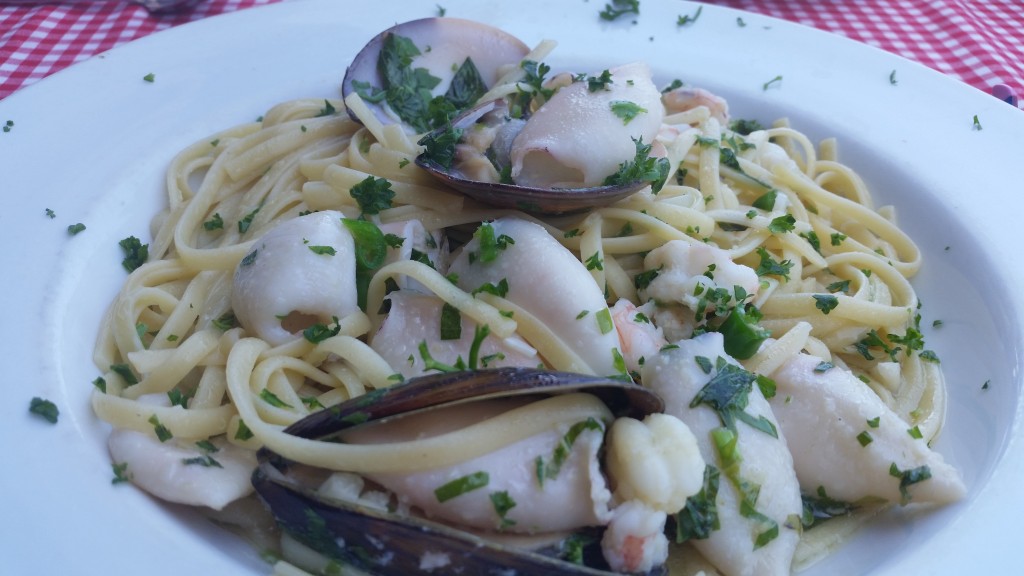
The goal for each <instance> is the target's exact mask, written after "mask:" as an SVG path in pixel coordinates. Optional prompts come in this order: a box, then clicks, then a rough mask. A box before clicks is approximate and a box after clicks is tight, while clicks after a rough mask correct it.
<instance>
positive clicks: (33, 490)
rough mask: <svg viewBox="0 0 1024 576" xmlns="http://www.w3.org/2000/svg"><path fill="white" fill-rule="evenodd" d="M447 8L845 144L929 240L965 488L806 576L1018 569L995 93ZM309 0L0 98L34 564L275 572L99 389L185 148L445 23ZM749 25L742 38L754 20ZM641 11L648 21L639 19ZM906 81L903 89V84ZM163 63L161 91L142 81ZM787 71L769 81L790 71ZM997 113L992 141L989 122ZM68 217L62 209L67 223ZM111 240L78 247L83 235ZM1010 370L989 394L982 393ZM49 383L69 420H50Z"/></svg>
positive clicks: (230, 20) (826, 53)
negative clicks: (366, 54) (149, 451)
mask: <svg viewBox="0 0 1024 576" xmlns="http://www.w3.org/2000/svg"><path fill="white" fill-rule="evenodd" d="M444 5H445V7H446V8H447V11H448V15H450V16H459V17H466V18H472V19H478V20H482V21H485V22H489V23H491V24H495V25H498V26H501V27H503V28H505V29H507V30H509V31H510V32H512V33H514V34H516V35H517V36H519V37H520V38H522V39H524V40H525V41H526V42H527V43H536V42H537V41H539V40H541V39H543V38H555V39H557V40H559V42H560V46H559V48H558V49H557V50H556V52H555V53H554V54H553V55H552V56H551V57H550V58H549V59H548V62H549V63H550V64H552V65H553V67H554V68H555V69H556V70H558V69H569V70H571V71H584V70H587V71H591V72H596V71H599V70H601V69H604V68H607V67H609V66H610V65H614V64H619V63H624V62H626V61H630V60H645V61H647V62H649V63H650V64H651V65H652V67H653V69H654V70H655V71H656V72H657V74H658V77H659V80H660V81H661V82H663V83H667V82H668V81H669V80H671V79H672V78H676V77H678V78H682V79H683V80H685V81H686V82H688V83H690V84H695V85H701V86H705V87H707V88H710V89H712V90H714V91H717V92H719V93H721V94H722V95H724V96H726V97H727V98H728V99H729V101H730V103H731V106H732V111H733V112H734V115H736V116H738V117H756V118H759V119H761V120H762V121H770V120H772V119H774V118H775V117H777V116H782V115H785V116H788V117H790V118H791V119H792V121H793V123H794V124H795V125H796V126H797V127H798V128H800V129H803V130H804V131H806V132H809V133H810V134H811V135H812V136H814V137H825V136H832V135H834V136H837V137H839V138H840V140H841V144H842V148H841V151H842V159H843V160H845V161H846V162H848V163H850V164H852V165H853V166H854V167H856V168H857V169H859V170H860V172H861V174H862V175H863V176H864V177H865V179H866V180H867V182H868V184H869V185H870V186H871V187H872V188H873V189H874V191H875V193H876V195H877V198H878V200H879V201H880V203H883V204H885V203H892V204H895V205H896V206H897V208H898V211H899V215H900V220H901V223H902V225H903V226H904V227H905V228H906V229H907V230H908V231H909V233H910V234H911V235H912V236H913V238H915V239H916V240H917V242H918V243H919V244H920V246H921V247H922V249H923V251H924V257H925V265H924V268H923V271H922V273H921V274H920V276H919V277H918V278H917V280H916V286H917V287H918V289H919V291H920V293H921V295H922V300H923V302H924V303H925V308H924V309H923V312H924V317H925V321H924V324H925V326H927V327H929V328H930V326H931V322H932V320H935V319H940V320H942V321H943V322H944V324H943V326H942V327H941V328H940V329H937V330H936V329H929V330H927V332H926V334H927V338H928V344H929V347H931V348H934V349H935V350H936V351H937V352H938V353H939V355H940V357H941V358H942V361H943V365H944V367H945V369H946V371H947V375H948V380H949V387H950V399H951V402H950V406H949V416H948V425H947V427H946V429H945V431H944V434H943V436H942V438H941V440H940V441H939V443H938V448H939V449H940V450H941V451H942V452H943V453H944V454H945V455H946V457H947V458H948V459H949V460H950V461H952V462H953V463H954V464H955V465H957V466H958V467H960V469H961V470H963V473H964V476H965V480H966V482H967V484H968V486H969V490H970V493H969V496H968V497H967V499H966V500H965V501H964V502H962V503H959V504H957V505H954V506H950V507H947V508H944V509H941V510H937V511H931V512H923V513H898V514H892V515H888V516H886V518H884V519H882V520H880V521H879V522H875V523H873V524H872V525H871V526H870V527H869V528H867V529H865V530H863V531H862V532H861V533H859V534H858V535H857V536H856V537H855V538H854V539H853V540H852V541H850V542H849V543H847V544H846V545H845V546H844V547H843V548H842V549H840V550H839V551H838V552H837V553H836V554H834V555H833V556H830V557H829V558H828V559H827V560H826V561H824V562H823V563H821V564H819V565H817V566H815V567H814V568H812V569H811V570H810V571H808V572H807V574H868V573H870V574H891V575H900V576H903V575H906V574H960V573H986V572H1002V571H1005V569H1006V567H1008V566H1011V565H1016V563H1017V557H1018V550H1017V548H1018V547H1019V545H1020V542H1019V536H1017V530H1016V529H1015V526H1016V525H1017V524H1018V516H1019V514H1020V511H1021V510H1024V489H1022V488H1021V487H1020V481H1021V478H1024V444H1022V439H1021V437H1020V436H1021V435H1020V434H1019V433H1016V432H1019V429H1020V426H1021V417H1022V404H1021V368H1022V363H1024V360H1022V358H1024V332H1022V321H1024V300H1022V299H1020V298H1018V297H1014V295H1015V294H1016V293H1017V290H1016V288H1017V287H1019V286H1022V285H1024V267H1022V266H1021V265H1020V261H1019V252H1018V248H1017V247H1018V246H1019V244H1020V236H1019V234H1020V228H1021V226H1020V214H1021V212H1022V211H1024V196H1022V192H1024V190H1022V189H1021V185H1020V178H1019V170H1020V160H1021V150H1024V113H1022V112H1020V111H1019V110H1015V109H1013V108H1011V107H1010V106H1008V105H1006V104H1004V103H1002V102H1000V101H998V100H996V99H995V98H992V97H990V96H988V95H986V94H983V93H982V92H980V91H977V90H975V89H973V88H970V87H968V86H966V85H963V84H960V83H958V82H956V81H954V80H951V79H949V78H947V77H944V76H942V75H940V74H938V73H935V72H932V71H930V70H928V69H925V68H923V67H921V66H918V65H916V64H913V63H910V62H907V61H905V60H902V59H899V58H897V57H894V56H892V55H890V54H887V53H883V52H881V51H878V50H875V49H872V48H869V47H867V46H864V45H861V44H857V43H854V42H851V41H848V40H845V39H843V38H840V37H837V36H832V35H828V34H825V33H822V32H819V31H815V30H811V29H808V28H804V27H800V26H796V25H793V24H789V23H785V22H781V21H777V20H772V19H768V18H765V17H762V16H757V15H753V14H743V13H739V12H735V11H731V10H727V9H722V8H718V7H714V6H705V7H704V9H703V12H702V14H701V15H700V17H699V19H698V20H697V22H696V23H694V24H692V25H689V26H685V27H678V26H677V25H676V19H677V17H678V16H679V15H683V14H691V15H692V14H694V13H695V12H696V5H694V4H689V3H685V2H673V3H668V2H661V3H655V2H644V3H643V7H642V8H643V13H642V14H641V15H640V16H639V17H638V18H635V19H630V18H624V19H622V20H621V21H617V22H613V23H608V22H604V21H602V20H600V19H599V18H598V16H597V14H598V11H599V10H600V9H601V7H602V5H603V3H602V2H600V1H599V0H595V1H594V2H547V1H543V0H518V1H516V2H496V1H492V0H487V1H459V2H456V1H455V0H448V1H446V2H444ZM382 7H383V4H377V5H376V6H374V5H371V4H357V3H353V2H345V3H339V2H334V1H332V0H311V1H305V2H289V3H284V4H278V5H272V6H269V7H264V8H259V9H253V10H247V11H243V12H238V13H234V14H231V15H227V16H221V17H215V18H210V19H208V20H204V21H200V22H197V23H193V24H189V25H185V26H181V27H179V28H175V29H172V30H170V31H167V32H163V33H160V34H156V35H153V36H151V37H147V38H144V39H142V40H138V41H136V42H133V43H131V44H129V45H127V46H125V47H123V48H119V49H117V50H113V51H111V52H109V53H107V54H104V55H101V56H99V57H96V58H93V59H91V60H89V61H87V62H83V63H81V64H78V65H76V66H74V67H72V68H70V69H68V70H66V71H64V72H61V73H59V74H57V75H55V76H54V77H52V78H49V79H47V80H44V81H42V82H40V83H39V84H37V85H35V86H32V87H29V88H27V89H25V90H22V91H21V92H19V93H16V94H14V95H13V96H11V97H9V98H7V99H6V100H4V101H2V102H0V123H2V122H5V121H6V120H13V121H14V122H15V125H14V127H13V129H12V130H11V131H10V132H8V133H2V134H0V190H2V198H3V203H4V207H3V209H0V239H2V241H0V247H2V250H3V252H2V254H3V256H2V262H3V264H4V270H6V274H7V275H8V280H7V283H6V284H5V286H6V287H5V288H4V291H3V294H4V295H5V298H4V301H5V305H4V309H5V310H4V314H3V316H4V319H3V322H2V323H0V331H2V336H0V338H2V340H0V342H2V345H3V349H4V358H5V361H6V362H5V365H6V367H7V368H6V369H5V370H4V374H3V377H2V381H3V389H4V397H5V401H4V402H3V403H2V404H0V441H2V443H3V445H2V448H3V454H4V464H5V465H4V472H3V473H2V474H0V488H2V490H0V493H2V494H3V499H4V502H5V505H4V514H3V517H4V522H5V528H4V530H3V537H0V550H2V551H3V556H4V566H5V568H4V570H3V571H4V572H7V570H8V569H10V570H11V572H10V573H12V574H15V573H16V574H61V573H64V574H81V573H94V574H134V573H144V574H147V575H150V576H158V575H164V574H181V573H205V574H265V573H267V572H268V571H269V568H268V566H267V565H266V564H265V563H263V562H262V560H260V559H259V557H258V555H257V554H256V553H255V552H254V551H252V550H251V549H249V547H248V546H247V545H246V544H245V543H242V542H239V541H238V540H236V539H234V538H232V537H229V536H227V535H226V534H225V533H223V532H222V531H220V530H219V529H216V528H214V527H212V526H210V525H209V524H207V523H206V522H204V521H202V520H199V519H198V518H197V517H196V516H195V515H194V514H192V513H191V512H189V511H187V510H184V509H181V508H176V507H172V506H167V505H163V504H160V503H158V502H156V501H154V500H153V499H150V498H148V497H147V496H145V495H143V494H141V493H140V492H139V491H137V490H135V489H134V488H132V487H130V486H127V485H119V486H112V485H111V479H112V477H113V474H112V472H111V468H110V463H109V460H108V456H107V453H106V449H105V435H106V428H105V426H104V425H102V424H101V423H99V422H97V419H96V418H95V417H94V416H93V414H92V412H91V410H90V408H89V405H88V395H89V393H90V390H91V388H92V386H91V384H90V382H91V381H92V380H93V378H95V377H96V376H97V370H96V368H95V367H94V366H93V365H92V362H91V353H92V347H93V343H94V341H95V338H96V329H97V325H98V323H99V321H100V317H101V314H102V312H103V310H104V309H105V307H106V306H107V304H108V303H109V302H110V300H111V298H112V297H113V295H114V294H115V293H116V291H117V289H118V287H119V286H120V284H121V283H122V282H123V280H124V277H125V273H124V271H123V270H122V269H121V268H120V256H119V249H118V246H117V241H118V240H120V239H121V238H124V237H126V236H129V235H136V236H140V237H143V238H145V237H147V236H148V223H149V219H150V216H151V215H152V214H154V213H155V212H156V211H157V210H158V208H159V206H160V205H161V203H162V202H163V200H162V186H161V182H162V177H163V171H164V168H165V166H166V164H167V162H168V161H169V159H170V158H171V157H172V156H173V155H174V154H175V153H176V152H177V151H178V150H179V149H181V148H183V147H184V146H186V145H187V144H190V143H192V142H193V141H196V140H198V139H201V138H204V137H206V136H207V135H208V134H211V133H212V132H214V131H216V130H219V129H221V128H224V127H227V126H231V125H234V124H237V123H241V122H245V121H249V120H252V119H253V118H256V117H257V116H259V115H261V114H262V113H263V112H264V111H265V110H266V109H267V108H269V107H270V106H271V105H273V104H275V103H276V102H279V101H282V100H286V99H290V98H295V97H307V96H311V97H331V96H336V95H337V93H338V86H339V84H340V80H341V77H342V74H343V73H344V70H345V66H346V65H347V63H348V62H349V60H350V59H351V57H352V56H353V55H354V54H355V53H356V51H357V50H358V49H359V48H360V47H361V46H362V44H363V43H365V41H366V40H367V39H368V38H369V37H370V36H371V35H373V34H375V33H376V32H378V31H380V30H382V29H384V28H386V27H388V26H389V25H391V24H394V23H395V22H396V21H401V20H407V19H413V18H418V17H425V16H432V15H434V14H435V12H436V8H435V5H434V3H418V2H414V0H401V1H389V2H388V3H387V9H382ZM740 17H741V18H742V20H743V23H744V24H745V26H740V25H739V22H738V20H737V18H740ZM632 20H635V22H633V21H632ZM893 72H894V73H895V76H894V77H895V79H896V80H897V84H895V85H893V84H892V83H890V75H891V73H893ZM150 73H153V74H154V75H155V81H154V82H152V83H150V82H146V81H144V80H143V77H144V76H146V75H147V74H150ZM777 75H781V76H782V80H781V81H780V82H776V83H773V84H772V86H770V87H769V88H768V89H764V88H763V85H764V84H765V83H766V82H768V81H769V80H771V79H772V78H774V77H776V76H777ZM975 115H977V117H978V119H979V122H980V123H981V126H982V129H981V130H978V129H975V128H974V127H973V126H972V124H973V118H974V116H975ZM46 208H50V209H52V210H54V211H55V212H56V215H57V216H56V218H54V219H50V218H47V217H46V216H45V215H44V210H45V209H46ZM77 222H81V223H84V224H85V225H86V227H87V229H86V230H85V231H84V232H82V233H80V234H78V235H77V236H74V237H71V236H69V235H68V233H67V231H66V227H67V226H68V225H70V224H74V223H77ZM986 381H989V382H990V385H989V387H988V389H987V390H983V389H982V384H983V383H985V382H986ZM34 396H41V397H44V398H49V399H51V400H53V401H54V402H56V404H57V405H58V406H59V408H60V410H61V418H60V421H59V423H58V424H57V425H56V426H51V425H49V424H47V423H45V422H44V421H42V420H41V419H39V418H36V417H32V416H30V415H29V413H28V410H27V408H28V404H29V400H30V399H31V398H32V397H34Z"/></svg>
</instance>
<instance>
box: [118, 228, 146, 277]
mask: <svg viewBox="0 0 1024 576" xmlns="http://www.w3.org/2000/svg"><path fill="white" fill-rule="evenodd" d="M117 245H118V246H120V247H121V251H122V252H123V253H124V259H122V260H121V266H124V269H125V270H127V271H128V272H134V271H135V269H136V268H138V267H139V266H142V265H143V264H145V263H146V260H147V259H148V258H149V244H143V243H142V241H140V240H139V239H138V238H136V237H135V236H129V237H127V238H125V239H123V240H121V241H120V242H118V243H117Z"/></svg>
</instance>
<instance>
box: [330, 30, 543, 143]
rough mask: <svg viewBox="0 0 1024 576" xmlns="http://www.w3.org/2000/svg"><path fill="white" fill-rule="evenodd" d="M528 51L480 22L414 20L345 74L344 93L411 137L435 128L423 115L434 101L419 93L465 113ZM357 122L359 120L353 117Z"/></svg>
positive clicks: (370, 46)
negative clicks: (354, 95) (400, 126)
mask: <svg viewBox="0 0 1024 576" xmlns="http://www.w3.org/2000/svg"><path fill="white" fill-rule="evenodd" d="M528 52H529V47H528V46H526V44H523V43H522V42H521V41H520V40H519V39H518V38H516V37H514V36H512V35H511V34H509V33H507V32H505V31H503V30H499V29H497V28H494V27H491V26H487V25H486V24H481V23H479V22H473V21H470V20H462V19H459V18H423V19H420V20H413V21H410V22H405V23H402V24H398V25H396V26H393V27H391V28H388V29H387V30H385V31H383V32H381V33H380V34H378V35H377V36H375V37H374V38H373V39H372V40H370V41H369V42H368V43H367V44H366V46H365V47H363V49H362V50H360V51H359V54H357V55H356V57H355V59H354V60H353V61H352V64H350V65H349V67H348V69H347V70H346V71H345V79H344V80H343V82H342V85H341V90H342V94H343V95H344V97H345V98H348V96H349V94H351V93H353V92H358V93H359V94H360V95H361V96H362V97H363V99H364V101H366V102H367V104H368V105H369V106H370V107H371V109H372V110H373V112H374V115H375V116H376V117H377V119H378V120H379V121H381V122H383V123H385V124H391V123H396V122H398V123H402V124H403V125H404V126H405V128H406V130H407V131H408V132H411V133H417V132H426V131H427V130H429V129H430V128H431V126H430V125H429V121H428V120H426V119H425V118H424V114H423V113H424V112H425V111H426V107H427V106H426V104H427V103H428V102H429V99H424V98H423V97H422V96H420V95H419V94H417V92H418V91H419V89H420V88H422V89H425V90H426V91H428V92H429V94H430V97H438V96H440V97H444V98H446V99H447V100H448V101H449V102H451V103H452V104H453V105H454V106H455V107H456V108H457V109H459V108H465V107H467V106H468V105H470V104H473V103H474V102H475V101H476V100H477V99H478V98H479V97H480V96H482V95H483V93H484V92H486V91H487V89H488V88H490V87H491V86H493V85H494V84H495V83H496V82H497V81H498V79H499V78H500V77H501V75H502V74H503V72H504V70H505V68H506V67H510V66H514V65H516V64H518V63H519V61H520V60H522V59H523V57H524V56H526V54H527V53H528ZM403 96H404V97H403ZM410 102H412V103H413V104H415V105H413V104H410ZM395 106H397V110H396V108H395ZM349 113H350V114H352V111H351V109H350V110H349ZM353 119H354V120H356V121H359V118H358V117H356V116H355V115H354V114H353Z"/></svg>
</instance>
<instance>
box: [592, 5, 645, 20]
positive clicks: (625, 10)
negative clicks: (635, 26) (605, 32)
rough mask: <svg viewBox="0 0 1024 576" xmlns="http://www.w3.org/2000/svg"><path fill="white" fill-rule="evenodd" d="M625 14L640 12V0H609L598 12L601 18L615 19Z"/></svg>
mask: <svg viewBox="0 0 1024 576" xmlns="http://www.w3.org/2000/svg"><path fill="white" fill-rule="evenodd" d="M626 14H640V0H611V2H610V3H608V4H605V5H604V10H601V12H599V13H598V15H599V16H600V17H601V19H602V20H616V19H617V18H619V17H620V16H624V15H626Z"/></svg>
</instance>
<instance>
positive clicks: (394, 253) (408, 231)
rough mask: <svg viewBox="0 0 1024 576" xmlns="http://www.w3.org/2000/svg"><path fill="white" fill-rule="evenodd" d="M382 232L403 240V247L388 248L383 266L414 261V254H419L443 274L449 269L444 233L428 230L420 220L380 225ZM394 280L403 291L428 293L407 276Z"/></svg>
mask: <svg viewBox="0 0 1024 576" xmlns="http://www.w3.org/2000/svg"><path fill="white" fill-rule="evenodd" d="M380 231H381V232H382V233H384V234H394V235H395V236H397V237H399V238H401V239H402V244H401V246H398V247H397V248H395V247H388V253H387V256H386V257H385V258H384V264H382V265H381V266H387V265H388V264H391V263H393V262H401V261H403V260H412V259H413V256H414V252H419V253H420V254H423V255H425V256H426V257H427V259H428V260H430V262H432V263H433V264H434V268H436V269H437V270H439V271H441V272H442V273H444V271H445V270H447V269H448V252H447V249H446V248H447V243H446V241H445V235H444V233H442V232H438V231H430V230H427V229H426V228H425V227H424V226H423V223H422V222H420V221H419V220H403V221H399V222H388V223H386V224H381V225H380ZM394 280H395V283H397V284H398V287H399V288H401V289H403V290H410V289H413V290H420V291H421V292H427V290H426V289H425V288H422V286H421V285H420V283H419V282H417V281H416V280H413V279H412V278H409V277H407V276H398V277H396V278H395V279H394Z"/></svg>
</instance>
